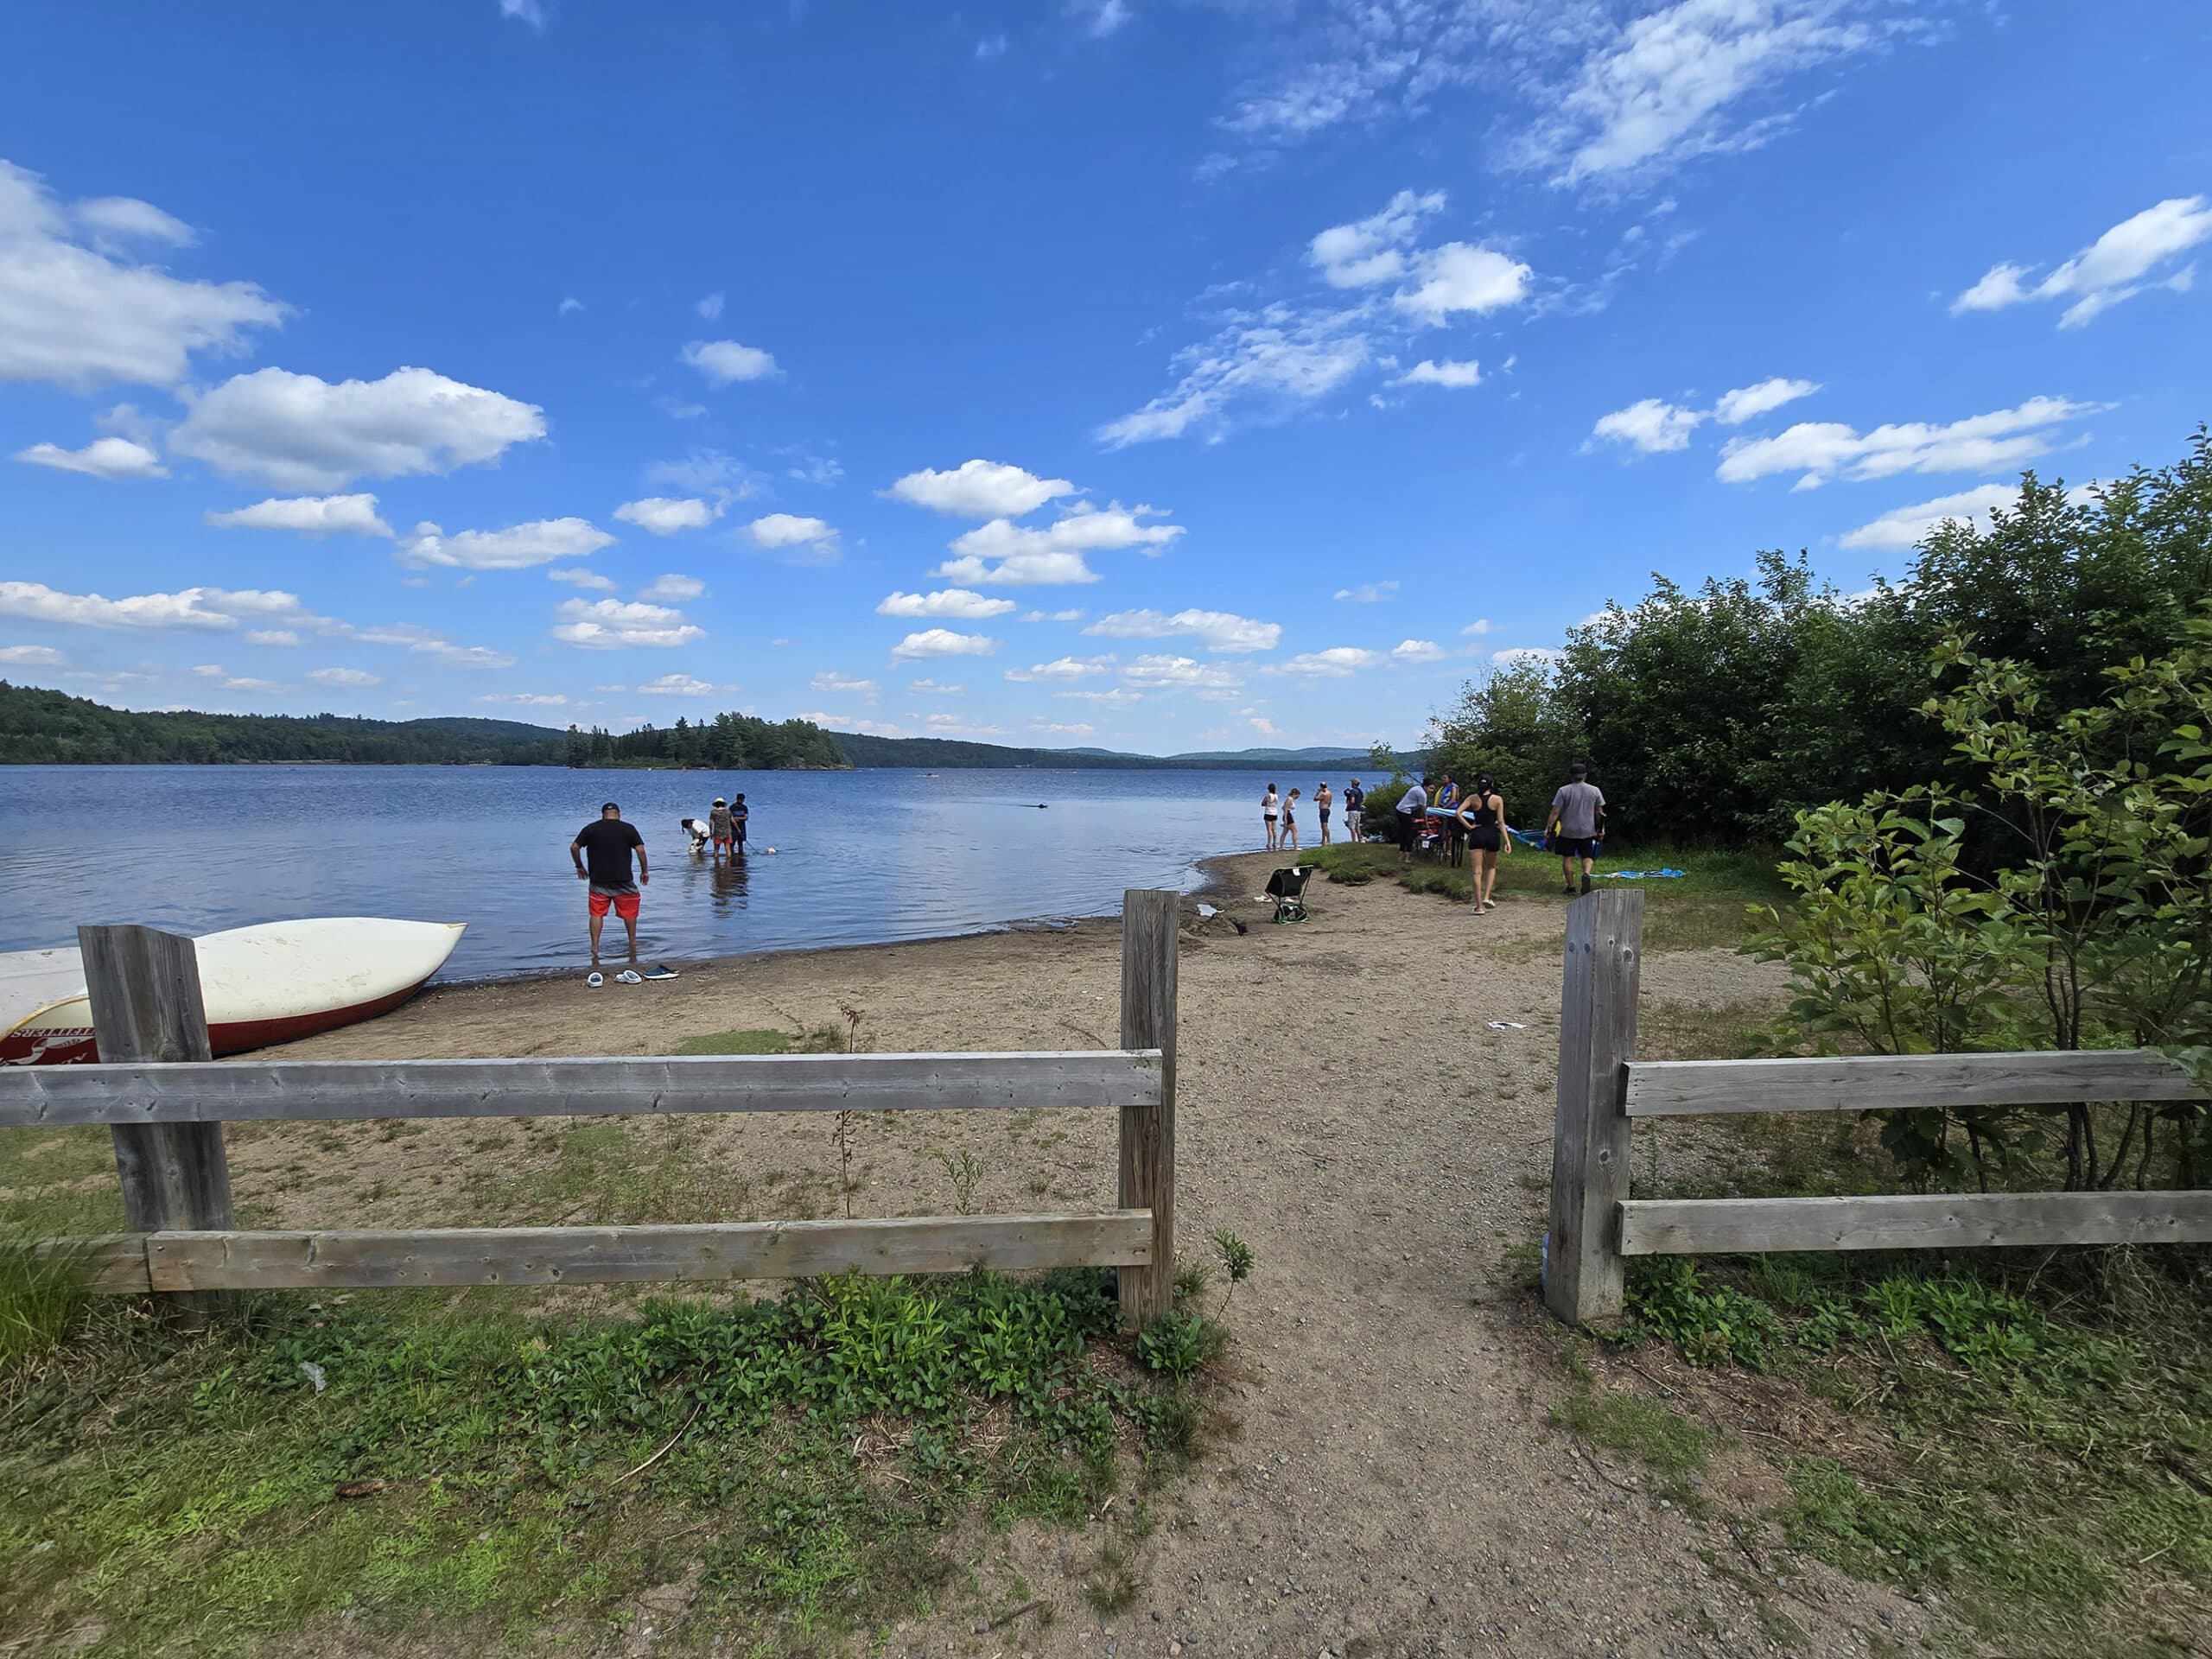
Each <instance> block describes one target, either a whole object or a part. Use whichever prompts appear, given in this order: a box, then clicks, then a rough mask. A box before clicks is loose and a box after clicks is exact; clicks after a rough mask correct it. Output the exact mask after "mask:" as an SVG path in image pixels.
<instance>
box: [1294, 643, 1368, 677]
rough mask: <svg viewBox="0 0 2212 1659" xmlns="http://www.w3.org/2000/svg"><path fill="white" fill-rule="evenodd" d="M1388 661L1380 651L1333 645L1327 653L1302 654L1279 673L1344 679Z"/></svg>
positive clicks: (1355, 646)
mask: <svg viewBox="0 0 2212 1659" xmlns="http://www.w3.org/2000/svg"><path fill="white" fill-rule="evenodd" d="M1388 660H1389V658H1386V657H1384V656H1383V653H1382V652H1379V651H1368V650H1366V649H1364V648H1363V647H1361V646H1358V645H1332V646H1331V647H1330V648H1329V649H1328V650H1326V651H1308V652H1300V654H1299V655H1298V656H1295V657H1293V658H1290V659H1289V660H1288V661H1287V662H1285V663H1282V664H1279V665H1278V671H1279V672H1281V673H1284V674H1298V675H1303V676H1305V677H1308V678H1313V679H1342V678H1344V677H1345V676H1347V675H1351V674H1357V673H1358V672H1359V671H1362V670H1363V669H1370V668H1379V667H1381V666H1382V665H1383V664H1384V663H1385V662H1387V661H1388Z"/></svg>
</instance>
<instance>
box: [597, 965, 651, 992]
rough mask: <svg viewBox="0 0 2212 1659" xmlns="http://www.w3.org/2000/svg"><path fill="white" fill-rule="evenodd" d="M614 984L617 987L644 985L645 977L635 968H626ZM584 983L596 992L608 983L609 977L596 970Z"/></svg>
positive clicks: (617, 976)
mask: <svg viewBox="0 0 2212 1659" xmlns="http://www.w3.org/2000/svg"><path fill="white" fill-rule="evenodd" d="M614 982H615V983H616V984H617V985H642V984H644V983H645V976H644V975H643V974H641V973H639V971H638V970H637V969H634V968H625V969H623V970H622V971H621V972H620V973H619V974H617V975H615V976H614ZM584 983H585V984H587V985H588V986H590V987H591V988H592V989H594V991H595V990H597V989H598V988H600V987H601V986H602V985H604V984H606V983H607V976H606V975H605V974H602V973H601V972H599V971H598V970H597V969H593V970H592V972H590V973H588V974H587V975H585V976H584Z"/></svg>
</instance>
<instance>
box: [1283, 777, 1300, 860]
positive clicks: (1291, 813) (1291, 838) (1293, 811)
mask: <svg viewBox="0 0 2212 1659" xmlns="http://www.w3.org/2000/svg"><path fill="white" fill-rule="evenodd" d="M1278 844H1279V845H1280V846H1281V847H1284V848H1287V849H1289V850H1290V851H1292V852H1296V851H1297V850H1298V791H1296V790H1292V791H1290V793H1289V794H1288V795H1287V796H1285V797H1284V798H1283V803H1282V840H1281V842H1280V843H1278Z"/></svg>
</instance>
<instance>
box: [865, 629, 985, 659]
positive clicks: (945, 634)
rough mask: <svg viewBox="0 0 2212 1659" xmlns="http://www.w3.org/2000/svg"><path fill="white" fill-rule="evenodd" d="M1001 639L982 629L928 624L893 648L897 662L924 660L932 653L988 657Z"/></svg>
mask: <svg viewBox="0 0 2212 1659" xmlns="http://www.w3.org/2000/svg"><path fill="white" fill-rule="evenodd" d="M998 648H999V642H998V641H997V640H995V639H989V638H988V637H987V636H985V635H983V634H980V633H955V632H952V630H951V629H950V628H924V629H922V630H921V631H920V632H918V633H910V634H908V635H907V636H906V638H905V639H901V640H900V641H899V643H898V644H897V645H893V647H892V648H891V660H892V661H893V663H914V662H920V661H922V660H924V659H925V658H931V657H988V656H989V655H991V653H992V652H995V651H996V650H997V649H998Z"/></svg>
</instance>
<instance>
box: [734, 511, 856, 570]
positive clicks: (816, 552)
mask: <svg viewBox="0 0 2212 1659" xmlns="http://www.w3.org/2000/svg"><path fill="white" fill-rule="evenodd" d="M745 536H746V538H747V540H749V541H750V542H751V543H753V546H755V547H759V548H766V549H767V550H770V551H772V552H780V553H782V554H783V555H784V556H785V558H786V559H788V560H790V561H791V563H795V564H834V563H836V561H837V557H838V554H839V551H840V550H839V547H838V543H837V531H836V527H835V526H833V525H832V524H829V521H828V520H827V519H823V518H801V517H799V516H798V514H796V513H789V512H772V513H769V514H767V515H766V516H765V517H762V518H755V519H754V520H753V522H752V523H751V524H747V526H746V527H745Z"/></svg>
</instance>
